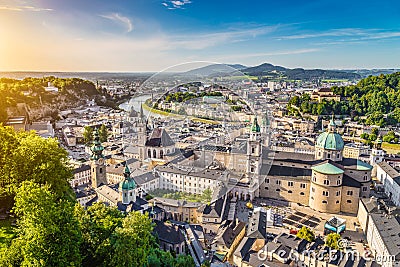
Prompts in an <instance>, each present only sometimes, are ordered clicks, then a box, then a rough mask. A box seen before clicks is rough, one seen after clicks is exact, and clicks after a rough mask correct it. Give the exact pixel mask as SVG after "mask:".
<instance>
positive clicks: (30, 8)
mask: <svg viewBox="0 0 400 267" xmlns="http://www.w3.org/2000/svg"><path fill="white" fill-rule="evenodd" d="M0 10H5V11H18V12H21V11H32V12H40V11H53V9H51V8H41V7H34V6H0Z"/></svg>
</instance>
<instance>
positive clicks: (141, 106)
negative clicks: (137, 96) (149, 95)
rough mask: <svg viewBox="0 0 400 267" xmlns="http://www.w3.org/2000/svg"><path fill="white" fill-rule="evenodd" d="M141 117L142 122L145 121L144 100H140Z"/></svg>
mask: <svg viewBox="0 0 400 267" xmlns="http://www.w3.org/2000/svg"><path fill="white" fill-rule="evenodd" d="M139 119H140V121H141V122H144V112H143V103H142V102H140V112H139Z"/></svg>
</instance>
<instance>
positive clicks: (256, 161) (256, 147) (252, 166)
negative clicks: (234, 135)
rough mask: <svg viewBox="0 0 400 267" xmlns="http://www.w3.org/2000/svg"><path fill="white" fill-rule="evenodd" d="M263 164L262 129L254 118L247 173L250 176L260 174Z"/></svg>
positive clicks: (248, 151)
mask: <svg viewBox="0 0 400 267" xmlns="http://www.w3.org/2000/svg"><path fill="white" fill-rule="evenodd" d="M261 163H262V146H261V128H260V126H259V125H258V122H257V116H254V121H253V124H252V125H251V128H250V136H249V139H248V140H247V164H246V169H247V173H248V174H249V175H250V174H252V175H258V174H260V170H261Z"/></svg>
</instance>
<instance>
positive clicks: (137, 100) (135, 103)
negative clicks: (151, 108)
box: [119, 95, 151, 116]
mask: <svg viewBox="0 0 400 267" xmlns="http://www.w3.org/2000/svg"><path fill="white" fill-rule="evenodd" d="M149 98H151V95H140V96H136V97H132V98H131V99H130V100H129V101H127V102H124V103H122V104H121V105H119V107H120V108H122V109H123V110H126V111H130V110H131V109H132V108H133V109H134V110H136V111H137V112H139V111H140V105H141V104H142V103H144V102H145V101H146V100H147V99H149ZM143 112H144V115H145V116H148V115H149V112H148V111H147V110H145V109H143Z"/></svg>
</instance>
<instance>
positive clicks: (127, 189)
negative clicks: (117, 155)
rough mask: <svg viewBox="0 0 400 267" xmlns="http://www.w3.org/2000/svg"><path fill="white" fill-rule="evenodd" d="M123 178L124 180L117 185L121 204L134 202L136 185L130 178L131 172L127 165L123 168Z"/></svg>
mask: <svg viewBox="0 0 400 267" xmlns="http://www.w3.org/2000/svg"><path fill="white" fill-rule="evenodd" d="M124 177H125V179H124V180H123V181H122V182H120V184H119V192H120V196H121V201H122V204H129V203H131V202H136V183H135V180H133V178H132V177H131V171H130V170H129V167H128V165H126V166H125V171H124Z"/></svg>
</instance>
